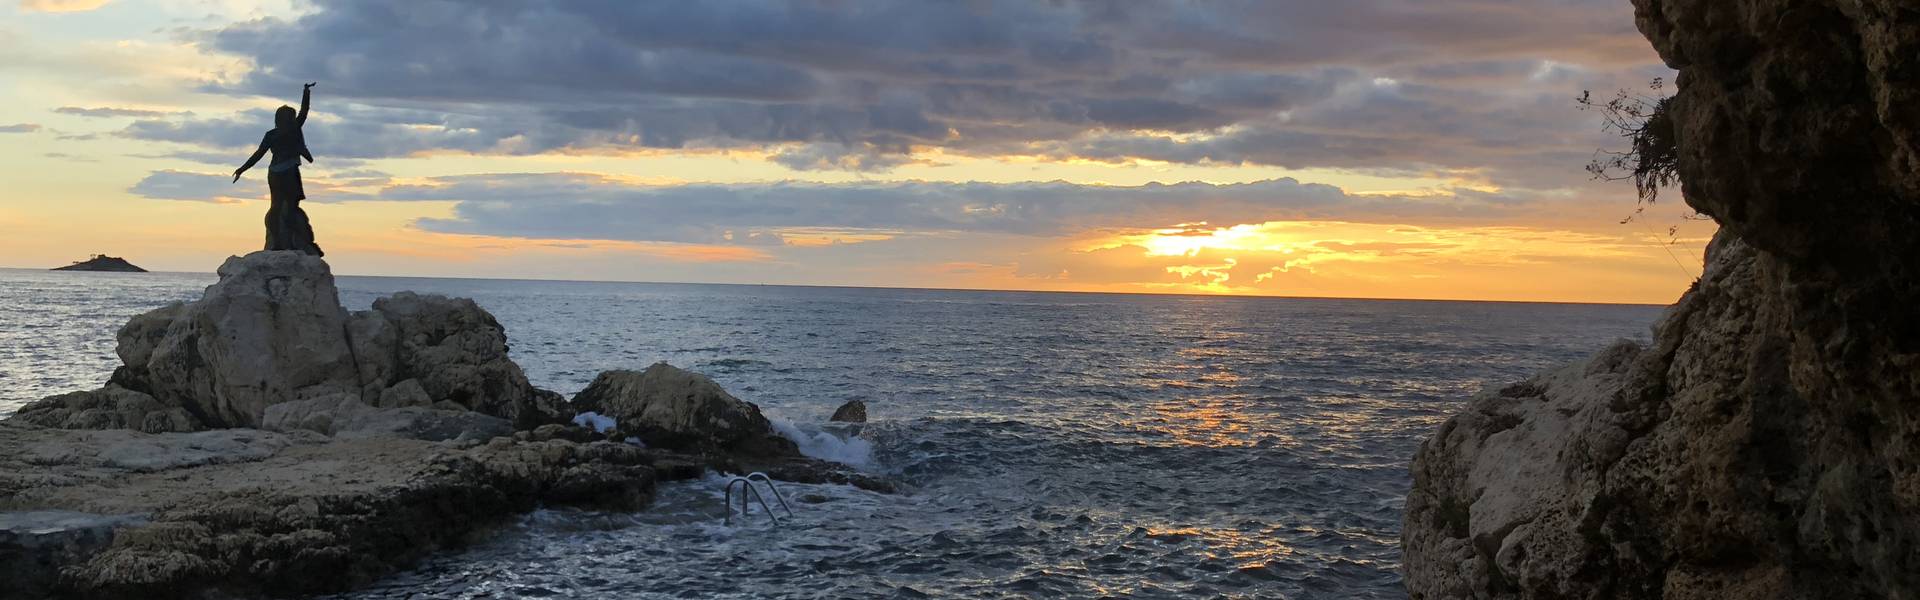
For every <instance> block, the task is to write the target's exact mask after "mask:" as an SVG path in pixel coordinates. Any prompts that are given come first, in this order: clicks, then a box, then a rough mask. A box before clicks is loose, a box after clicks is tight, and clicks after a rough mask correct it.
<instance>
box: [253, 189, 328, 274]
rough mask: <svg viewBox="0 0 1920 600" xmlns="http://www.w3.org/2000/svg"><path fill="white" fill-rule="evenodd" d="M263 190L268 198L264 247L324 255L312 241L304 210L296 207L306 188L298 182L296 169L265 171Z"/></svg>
mask: <svg viewBox="0 0 1920 600" xmlns="http://www.w3.org/2000/svg"><path fill="white" fill-rule="evenodd" d="M267 192H268V195H269V197H270V198H271V199H272V205H271V206H269V207H268V208H267V249H268V250H297V251H300V252H305V253H307V254H311V255H314V256H325V253H324V252H321V251H320V245H319V244H316V243H314V241H313V224H312V223H311V222H309V221H307V211H305V210H301V208H300V201H301V200H305V199H307V191H306V188H305V187H304V186H302V185H301V184H300V169H299V168H298V167H295V168H292V169H286V170H282V171H271V172H268V173H267Z"/></svg>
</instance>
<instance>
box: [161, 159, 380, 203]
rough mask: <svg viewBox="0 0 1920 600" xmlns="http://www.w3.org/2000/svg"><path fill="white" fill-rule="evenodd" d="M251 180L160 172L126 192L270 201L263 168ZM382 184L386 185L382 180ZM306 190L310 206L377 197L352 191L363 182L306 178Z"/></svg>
mask: <svg viewBox="0 0 1920 600" xmlns="http://www.w3.org/2000/svg"><path fill="white" fill-rule="evenodd" d="M251 174H252V175H253V178H252V179H242V180H240V181H238V182H235V181H233V175H232V174H231V173H229V174H226V175H220V174H216V173H199V172H194V171H178V170H172V169H167V170H161V171H154V172H152V173H148V174H147V176H146V177H143V178H141V179H140V181H138V182H136V183H134V184H133V187H131V188H128V189H127V192H128V193H131V194H133V195H136V196H140V197H143V198H151V199H154V200H186V201H194V202H215V203H221V204H230V203H236V202H245V201H251V200H265V199H266V197H267V189H266V183H265V182H264V181H262V178H264V177H265V176H266V170H265V168H264V167H261V168H256V169H254V170H253V171H252V173H251ZM381 181H385V180H384V179H382V180H381ZM301 183H302V184H303V187H305V188H306V192H307V196H308V201H309V202H354V201H365V200H373V199H374V197H373V196H371V195H368V194H366V193H364V192H358V191H354V190H353V189H352V188H353V187H354V186H355V185H357V184H363V183H366V182H364V181H353V180H346V181H331V180H328V179H324V178H313V177H303V181H302V182H301Z"/></svg>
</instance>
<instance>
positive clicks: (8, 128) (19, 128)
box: [0, 123, 40, 133]
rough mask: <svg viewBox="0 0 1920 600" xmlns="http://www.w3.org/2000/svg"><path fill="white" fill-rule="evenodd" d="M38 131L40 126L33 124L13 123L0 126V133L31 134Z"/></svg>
mask: <svg viewBox="0 0 1920 600" xmlns="http://www.w3.org/2000/svg"><path fill="white" fill-rule="evenodd" d="M39 130H40V126H39V125H37V124H34V123H15V124H12V125H0V133H33V132H35V131H39Z"/></svg>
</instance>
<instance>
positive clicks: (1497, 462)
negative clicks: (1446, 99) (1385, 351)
mask: <svg viewBox="0 0 1920 600" xmlns="http://www.w3.org/2000/svg"><path fill="white" fill-rule="evenodd" d="M1634 4H1635V7H1636V9H1637V11H1636V19H1637V21H1638V24H1639V26H1640V29H1641V31H1642V32H1644V33H1645V34H1646V35H1647V37H1648V38H1649V39H1650V40H1652V41H1653V43H1654V47H1655V49H1657V50H1658V51H1659V52H1660V54H1661V56H1662V57H1663V58H1664V59H1665V60H1666V61H1667V63H1668V64H1669V65H1671V66H1673V67H1675V68H1677V69H1679V70H1680V77H1679V79H1678V84H1679V85H1678V91H1677V94H1676V96H1675V97H1674V99H1673V100H1672V101H1671V102H1670V103H1669V107H1668V109H1667V110H1668V114H1669V115H1670V117H1671V118H1672V119H1673V120H1674V126H1675V131H1676V134H1675V138H1676V141H1677V144H1678V146H1677V150H1678V156H1679V158H1680V162H1679V166H1680V170H1679V174H1680V179H1681V183H1682V186H1683V192H1684V196H1685V199H1686V202H1687V203H1688V204H1689V205H1691V206H1692V207H1694V208H1695V209H1698V210H1699V211H1701V212H1702V213H1705V214H1708V215H1710V216H1712V217H1713V218H1714V219H1715V220H1716V221H1718V222H1719V223H1720V224H1721V229H1720V232H1719V233H1718V234H1717V235H1716V236H1715V239H1714V241H1713V243H1712V244H1710V245H1709V247H1708V250H1707V258H1708V261H1707V269H1706V270H1705V272H1704V273H1703V275H1702V276H1701V279H1700V281H1698V282H1697V283H1695V285H1694V287H1693V288H1692V289H1691V290H1689V291H1688V292H1687V293H1686V295H1684V296H1683V297H1682V298H1681V299H1680V301H1679V302H1678V303H1676V304H1675V305H1674V306H1673V307H1672V308H1670V309H1669V310H1668V311H1667V314H1666V315H1665V316H1663V317H1662V318H1661V320H1660V322H1659V323H1658V324H1657V325H1656V326H1655V328H1654V332H1653V343H1652V344H1651V345H1649V346H1648V347H1645V348H1637V347H1633V346H1630V345H1619V346H1615V347H1613V348H1610V349H1608V350H1607V351H1605V352H1602V353H1601V354H1599V355H1596V356H1595V357H1594V358H1591V359H1589V360H1587V361H1585V362H1583V363H1580V364H1576V365H1573V366H1569V367H1564V368H1561V369H1558V370H1555V371H1553V372H1551V373H1549V374H1546V375H1543V376H1539V377H1536V378H1533V379H1530V380H1528V381H1526V382H1522V383H1519V384H1514V385H1509V386H1504V387H1499V388H1494V389H1493V390H1490V391H1487V392H1483V393H1482V394H1480V395H1478V396H1476V397H1475V398H1474V399H1473V400H1472V401H1471V402H1470V403H1469V404H1468V405H1467V407H1466V409H1465V410H1464V411H1462V412H1461V414H1459V415H1457V416H1455V417H1453V418H1452V419H1449V420H1448V421H1447V422H1446V424H1444V425H1442V426H1441V428H1440V430H1439V431H1438V432H1437V433H1435V435H1434V436H1433V438H1431V439H1429V440H1427V442H1426V443H1425V444H1423V445H1422V447H1421V449H1420V451H1419V453H1418V454H1417V456H1416V457H1415V459H1414V464H1413V472H1414V485H1413V489H1412V491H1411V492H1410V493H1409V495H1408V497H1407V503H1406V522H1405V526H1404V528H1403V533H1402V545H1403V551H1404V552H1403V554H1404V557H1405V561H1406V562H1405V565H1406V585H1407V590H1408V592H1409V594H1410V595H1411V596H1412V597H1414V598H1420V599H1427V598H1463V597H1473V598H1489V599H1504V598H1627V599H1632V598H1908V597H1920V551H1916V549H1920V510H1916V507H1920V404H1916V402H1915V399H1916V398H1920V312H1916V311H1914V310H1913V308H1912V307H1914V306H1916V305H1920V283H1917V282H1916V278H1915V274H1916V273H1915V269H1916V264H1917V263H1920V237H1916V236H1913V235H1912V234H1911V232H1912V231H1914V229H1915V227H1916V226H1917V225H1920V118H1916V117H1915V113H1914V112H1913V110H1912V107H1913V106H1915V105H1916V102H1915V101H1916V100H1920V79H1916V78H1914V77H1912V73H1913V72H1914V69H1915V68H1916V66H1920V21H1916V19H1915V13H1914V12H1913V10H1912V8H1911V6H1909V5H1907V4H1906V3H1904V2H1896V1H1892V0H1754V1H1750V2H1720V1H1717V0H1635V2H1634ZM1866 140H1871V142H1866Z"/></svg>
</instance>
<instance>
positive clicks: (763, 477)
mask: <svg viewBox="0 0 1920 600" xmlns="http://www.w3.org/2000/svg"><path fill="white" fill-rule="evenodd" d="M755 481H760V482H763V483H765V484H767V489H768V490H770V491H772V492H773V498H774V499H775V500H779V501H780V510H784V511H786V512H787V518H789V519H791V518H793V509H792V508H788V507H787V498H786V496H782V495H781V494H780V488H778V487H775V486H774V485H773V478H772V477H768V476H767V474H766V473H760V472H754V473H748V474H747V476H746V477H735V478H733V479H730V480H728V481H727V499H726V501H725V503H726V507H727V524H728V525H732V524H733V486H734V484H736V483H737V484H740V518H741V519H745V518H747V515H748V514H749V513H751V512H752V510H751V509H752V508H753V506H752V505H750V504H747V497H748V496H752V497H753V499H754V500H755V501H758V502H759V503H760V509H761V510H764V511H767V518H770V519H773V524H774V525H779V524H780V515H777V514H774V512H773V508H772V507H770V506H767V498H766V496H762V495H760V488H757V487H754V485H753V482H755Z"/></svg>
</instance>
